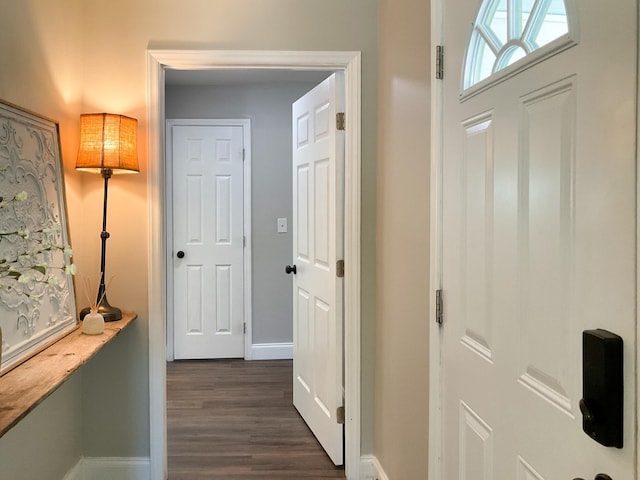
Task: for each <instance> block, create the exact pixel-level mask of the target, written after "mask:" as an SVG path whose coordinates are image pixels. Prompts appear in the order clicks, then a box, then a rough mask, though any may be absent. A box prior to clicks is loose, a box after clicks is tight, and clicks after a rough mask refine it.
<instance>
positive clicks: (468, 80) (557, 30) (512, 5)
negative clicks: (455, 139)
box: [462, 0, 577, 90]
mask: <svg viewBox="0 0 640 480" xmlns="http://www.w3.org/2000/svg"><path fill="white" fill-rule="evenodd" d="M570 3H571V0H484V1H483V2H482V5H481V6H480V11H479V12H478V16H477V18H476V21H475V23H474V25H473V30H472V32H471V38H470V40H469V45H468V47H467V55H466V60H465V63H464V73H463V79H462V89H463V90H467V89H469V88H471V87H473V86H474V85H477V84H479V83H481V82H484V81H485V80H487V79H489V78H491V77H492V76H494V77H499V78H502V77H503V75H499V74H498V73H499V72H502V71H505V70H507V73H508V72H513V71H518V70H520V69H521V68H515V67H513V68H509V67H511V66H512V65H516V64H517V63H518V62H519V61H521V60H523V59H525V58H528V57H530V58H529V60H532V62H528V61H526V60H525V61H522V62H520V64H519V65H520V67H526V66H527V65H528V64H530V63H536V62H537V61H539V60H540V59H543V58H546V56H548V55H550V54H553V53H557V52H558V51H559V50H563V49H565V48H568V47H569V46H572V45H574V44H575V43H577V42H576V39H577V32H576V30H577V28H576V27H577V26H576V22H575V19H574V18H572V17H573V15H571V9H570V8H567V7H568V6H569V7H570V6H572V5H570ZM496 74H498V75H496ZM488 83H491V82H488Z"/></svg>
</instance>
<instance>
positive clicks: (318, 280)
mask: <svg viewBox="0 0 640 480" xmlns="http://www.w3.org/2000/svg"><path fill="white" fill-rule="evenodd" d="M342 96H343V81H342V73H334V74H333V75H331V76H330V77H329V78H327V79H326V80H324V81H323V82H322V83H321V84H320V85H318V86H316V87H315V88H313V89H312V90H311V91H309V92H308V93H307V94H305V95H304V96H303V97H302V98H300V99H299V100H297V101H296V102H295V103H294V104H293V117H292V120H293V170H292V171H293V222H292V223H293V225H292V226H293V230H292V233H293V262H294V264H295V265H296V268H297V273H295V274H293V275H292V278H293V403H294V405H295V407H296V408H297V409H298V411H299V412H300V414H301V415H302V417H303V418H304V420H305V421H306V422H307V424H308V425H309V428H310V429H311V431H312V432H313V433H314V435H315V436H316V438H317V439H318V441H319V442H320V443H321V444H322V446H323V447H324V449H325V450H326V452H327V454H328V455H329V457H330V458H331V460H332V461H333V462H334V463H335V464H336V465H342V463H343V426H342V425H341V424H340V423H338V420H337V418H336V415H337V409H338V407H341V406H342V405H343V371H342V358H343V351H342V348H343V347H342V329H343V325H342V321H343V305H342V302H343V298H342V297H343V292H342V278H339V277H338V276H337V272H336V262H337V261H338V260H342V259H343V209H344V206H343V203H344V202H343V184H344V172H343V170H344V135H343V133H342V132H340V131H338V130H337V127H336V113H337V112H341V111H342V104H343V100H342Z"/></svg>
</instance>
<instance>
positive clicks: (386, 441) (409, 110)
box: [374, 0, 430, 480]
mask: <svg viewBox="0 0 640 480" xmlns="http://www.w3.org/2000/svg"><path fill="white" fill-rule="evenodd" d="M379 8H380V27H379V46H378V50H379V69H378V84H379V90H378V112H379V121H378V122H379V124H378V182H377V186H378V192H377V257H376V258H377V264H378V267H377V269H378V270H377V273H378V276H377V279H378V281H377V299H378V302H377V315H378V318H377V323H376V324H377V330H376V374H375V449H374V450H375V455H376V457H377V458H378V460H379V461H380V463H381V465H382V467H383V469H384V470H385V472H386V474H387V475H388V476H389V478H390V479H391V480H403V479H424V478H427V458H428V452H427V439H428V430H427V427H428V407H429V403H428V373H429V365H428V312H429V310H428V305H429V298H428V297H429V158H430V155H429V148H430V147H429V117H430V111H429V106H430V103H429V95H430V93H429V88H430V75H429V62H430V46H429V45H430V33H429V32H430V28H429V1H428V0H380V5H379Z"/></svg>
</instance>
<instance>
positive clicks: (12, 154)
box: [0, 102, 77, 374]
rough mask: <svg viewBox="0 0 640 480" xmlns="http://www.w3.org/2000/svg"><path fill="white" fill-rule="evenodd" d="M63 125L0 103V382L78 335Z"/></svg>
mask: <svg viewBox="0 0 640 480" xmlns="http://www.w3.org/2000/svg"><path fill="white" fill-rule="evenodd" d="M62 175H63V169H62V162H61V158H60V140H59V132H58V124H57V123H56V122H53V121H51V120H48V119H46V118H43V117H40V116H38V115H35V114H33V113H29V112H26V111H24V110H22V109H20V108H18V107H16V106H13V105H10V104H7V103H4V102H0V327H1V328H2V334H3V335H2V341H1V349H2V364H0V374H2V373H6V372H7V371H8V370H9V369H11V368H13V367H15V366H16V365H18V364H19V363H21V362H23V361H25V360H26V359H28V358H29V357H30V356H32V355H33V354H35V353H37V352H38V351H40V350H41V349H43V348H45V347H46V346H47V345H49V344H51V343H53V342H54V341H55V340H57V339H58V338H60V337H61V336H63V335H65V334H66V333H68V332H69V331H71V330H73V329H74V328H76V327H77V320H76V310H75V297H74V289H73V277H72V275H71V273H72V272H73V270H74V267H73V265H72V263H71V249H70V247H69V235H68V227H67V218H66V205H65V196H64V181H63V176H62Z"/></svg>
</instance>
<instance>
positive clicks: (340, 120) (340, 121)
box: [336, 112, 345, 130]
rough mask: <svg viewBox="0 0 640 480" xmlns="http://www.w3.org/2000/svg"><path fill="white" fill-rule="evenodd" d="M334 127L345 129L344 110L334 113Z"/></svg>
mask: <svg viewBox="0 0 640 480" xmlns="http://www.w3.org/2000/svg"><path fill="white" fill-rule="evenodd" d="M336 128H337V129H338V130H344V129H345V119H344V112H338V113H336Z"/></svg>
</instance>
